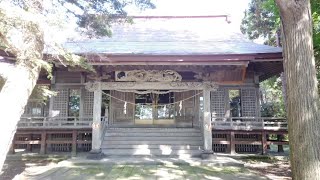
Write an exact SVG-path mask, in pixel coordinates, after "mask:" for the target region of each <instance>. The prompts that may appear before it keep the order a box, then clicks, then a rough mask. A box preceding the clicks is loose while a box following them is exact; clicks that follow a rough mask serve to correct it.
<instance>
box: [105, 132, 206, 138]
mask: <svg viewBox="0 0 320 180" xmlns="http://www.w3.org/2000/svg"><path fill="white" fill-rule="evenodd" d="M127 136H129V137H133V136H137V137H159V136H161V137H165V136H166V137H170V136H171V137H202V135H201V133H199V132H106V134H105V137H127Z"/></svg>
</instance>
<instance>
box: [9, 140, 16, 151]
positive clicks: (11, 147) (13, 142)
mask: <svg viewBox="0 0 320 180" xmlns="http://www.w3.org/2000/svg"><path fill="white" fill-rule="evenodd" d="M15 141H16V135H14V136H13V139H12V143H11V145H10V149H9V153H10V154H15V151H14V146H15Z"/></svg>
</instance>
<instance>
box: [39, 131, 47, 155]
mask: <svg viewBox="0 0 320 180" xmlns="http://www.w3.org/2000/svg"><path fill="white" fill-rule="evenodd" d="M46 138H47V134H46V132H45V131H43V132H41V144H40V154H45V153H46V149H47V147H46Z"/></svg>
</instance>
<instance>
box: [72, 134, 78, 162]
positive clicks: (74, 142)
mask: <svg viewBox="0 0 320 180" xmlns="http://www.w3.org/2000/svg"><path fill="white" fill-rule="evenodd" d="M77 136H78V132H77V130H73V131H72V153H71V155H72V156H76V155H77Z"/></svg>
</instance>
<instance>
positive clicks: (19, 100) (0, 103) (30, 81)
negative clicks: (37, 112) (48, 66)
mask: <svg viewBox="0 0 320 180" xmlns="http://www.w3.org/2000/svg"><path fill="white" fill-rule="evenodd" d="M39 73H40V67H38V66H36V67H33V68H30V67H29V66H28V65H26V64H18V65H16V67H15V69H14V72H12V73H11V74H10V75H9V76H8V77H7V79H6V83H5V85H4V87H3V88H2V90H1V93H0V115H1V125H0V132H1V138H0V144H1V145H0V170H1V169H2V167H3V163H4V161H5V158H6V154H7V153H8V151H9V148H10V145H11V142H12V139H13V136H14V134H15V132H16V126H17V123H18V121H19V120H20V116H21V115H22V114H23V112H24V107H25V106H26V104H27V101H28V98H29V96H30V94H31V92H32V90H33V88H34V86H35V85H36V82H37V79H38V76H39Z"/></svg>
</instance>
